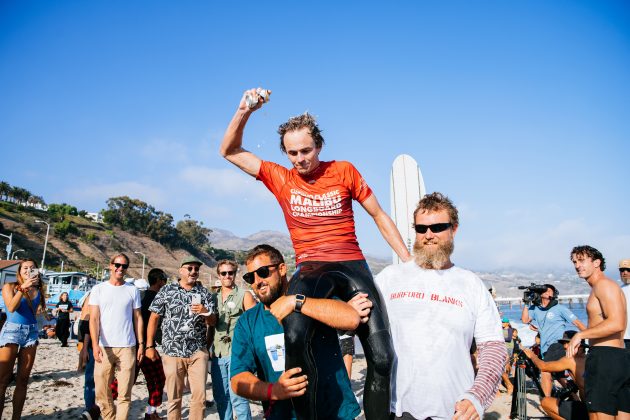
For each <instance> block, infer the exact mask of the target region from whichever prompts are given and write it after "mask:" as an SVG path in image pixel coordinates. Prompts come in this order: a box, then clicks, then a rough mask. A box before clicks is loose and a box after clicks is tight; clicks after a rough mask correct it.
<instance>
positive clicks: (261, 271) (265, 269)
mask: <svg viewBox="0 0 630 420" xmlns="http://www.w3.org/2000/svg"><path fill="white" fill-rule="evenodd" d="M279 265H280V263H278V264H269V265H263V266H262V267H258V268H257V269H256V270H254V271H250V272H248V273H245V274H243V280H245V283H247V284H254V273H256V274H258V277H260V278H261V279H266V278H267V277H269V267H277V266H279Z"/></svg>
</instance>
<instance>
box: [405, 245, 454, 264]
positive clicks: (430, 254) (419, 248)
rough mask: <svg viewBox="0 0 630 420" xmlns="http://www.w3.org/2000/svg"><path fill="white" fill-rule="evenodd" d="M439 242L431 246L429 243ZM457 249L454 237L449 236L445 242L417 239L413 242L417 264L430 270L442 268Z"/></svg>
mask: <svg viewBox="0 0 630 420" xmlns="http://www.w3.org/2000/svg"><path fill="white" fill-rule="evenodd" d="M432 243H437V246H429V244H432ZM454 249H455V243H454V242H453V238H452V237H451V238H449V239H448V240H446V241H444V242H438V241H437V240H432V241H420V240H418V239H416V242H415V243H414V244H413V252H414V259H415V260H416V264H418V265H419V266H420V267H422V268H425V269H428V270H441V269H442V268H443V267H445V266H446V265H447V264H448V263H449V262H450V259H451V254H453V250H454Z"/></svg>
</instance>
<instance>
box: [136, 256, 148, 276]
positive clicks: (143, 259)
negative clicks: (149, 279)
mask: <svg viewBox="0 0 630 420" xmlns="http://www.w3.org/2000/svg"><path fill="white" fill-rule="evenodd" d="M133 253H134V254H140V255H142V278H143V279H144V262H145V261H146V260H147V256H146V255H144V254H143V253H142V252H138V251H133Z"/></svg>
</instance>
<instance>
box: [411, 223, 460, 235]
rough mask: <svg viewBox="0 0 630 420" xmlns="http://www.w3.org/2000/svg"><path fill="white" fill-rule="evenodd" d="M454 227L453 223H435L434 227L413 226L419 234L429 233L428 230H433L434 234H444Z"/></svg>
mask: <svg viewBox="0 0 630 420" xmlns="http://www.w3.org/2000/svg"><path fill="white" fill-rule="evenodd" d="M451 226H453V224H452V223H434V224H432V225H413V227H414V229H416V232H418V233H427V230H429V229H431V232H433V233H440V232H444V231H445V230H446V229H448V228H450V227H451Z"/></svg>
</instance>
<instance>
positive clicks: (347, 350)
mask: <svg viewBox="0 0 630 420" xmlns="http://www.w3.org/2000/svg"><path fill="white" fill-rule="evenodd" d="M337 334H338V335H339V346H340V347H341V357H343V356H345V355H347V354H349V355H350V356H354V331H339V330H337Z"/></svg>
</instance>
